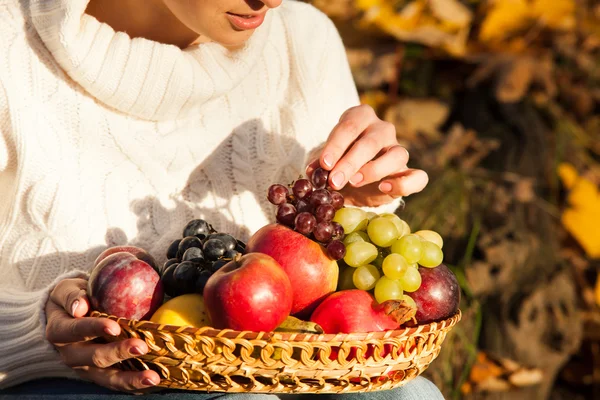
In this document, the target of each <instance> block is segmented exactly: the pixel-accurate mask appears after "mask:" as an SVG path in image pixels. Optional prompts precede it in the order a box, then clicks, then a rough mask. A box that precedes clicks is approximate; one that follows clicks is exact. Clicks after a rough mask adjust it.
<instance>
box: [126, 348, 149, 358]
mask: <svg viewBox="0 0 600 400" xmlns="http://www.w3.org/2000/svg"><path fill="white" fill-rule="evenodd" d="M129 352H130V353H131V354H133V355H134V356H141V355H143V354H146V352H145V351H144V350H142V348H141V347H139V346H133V347H132V348H130V349H129Z"/></svg>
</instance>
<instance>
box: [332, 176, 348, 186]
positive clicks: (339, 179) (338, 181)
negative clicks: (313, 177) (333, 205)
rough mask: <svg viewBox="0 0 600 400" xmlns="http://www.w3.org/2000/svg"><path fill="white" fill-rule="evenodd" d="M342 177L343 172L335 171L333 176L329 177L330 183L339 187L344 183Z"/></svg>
mask: <svg viewBox="0 0 600 400" xmlns="http://www.w3.org/2000/svg"><path fill="white" fill-rule="evenodd" d="M344 178H345V177H344V173H343V172H336V173H335V174H333V177H332V178H331V183H333V186H335V187H338V188H339V187H341V186H342V184H343V183H344Z"/></svg>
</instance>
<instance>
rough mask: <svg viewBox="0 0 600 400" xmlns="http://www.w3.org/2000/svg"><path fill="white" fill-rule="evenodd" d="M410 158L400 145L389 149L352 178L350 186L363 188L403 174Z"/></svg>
mask: <svg viewBox="0 0 600 400" xmlns="http://www.w3.org/2000/svg"><path fill="white" fill-rule="evenodd" d="M408 157H409V156H408V151H407V150H406V149H405V148H404V147H402V146H400V145H396V146H392V147H389V148H388V149H386V151H385V152H384V153H383V155H381V156H380V157H378V158H376V159H375V160H373V161H370V162H367V163H366V164H365V165H364V166H363V167H362V168H361V169H360V171H358V173H357V174H356V175H354V176H353V177H352V178H350V184H351V185H352V186H354V187H362V186H365V185H368V184H371V183H373V182H379V181H380V180H383V179H384V178H386V177H388V176H391V175H394V174H397V173H399V172H403V171H405V170H406V169H407V168H406V164H408Z"/></svg>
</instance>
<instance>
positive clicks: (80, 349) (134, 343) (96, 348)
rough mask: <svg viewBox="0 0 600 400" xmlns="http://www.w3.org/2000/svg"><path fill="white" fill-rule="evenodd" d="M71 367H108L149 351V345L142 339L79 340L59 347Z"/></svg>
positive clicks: (65, 361) (66, 362)
mask: <svg viewBox="0 0 600 400" xmlns="http://www.w3.org/2000/svg"><path fill="white" fill-rule="evenodd" d="M59 351H60V353H61V355H62V357H63V360H64V363H65V364H67V365H68V366H69V367H84V366H92V367H97V368H108V367H110V366H112V365H114V364H116V363H119V362H121V361H124V360H127V359H128V358H132V357H139V356H141V355H143V354H146V353H147V352H148V345H147V344H146V343H145V342H144V341H143V340H140V339H126V340H122V341H119V342H113V343H108V344H97V343H89V342H88V343H86V342H79V343H73V344H70V345H67V346H62V347H60V349H59Z"/></svg>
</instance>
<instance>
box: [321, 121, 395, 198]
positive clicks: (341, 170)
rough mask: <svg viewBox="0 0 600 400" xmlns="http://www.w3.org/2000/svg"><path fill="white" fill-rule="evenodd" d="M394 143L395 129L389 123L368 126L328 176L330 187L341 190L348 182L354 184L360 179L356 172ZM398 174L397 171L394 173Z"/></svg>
mask: <svg viewBox="0 0 600 400" xmlns="http://www.w3.org/2000/svg"><path fill="white" fill-rule="evenodd" d="M391 143H394V144H395V143H397V142H396V129H395V128H394V126H393V125H392V124H390V123H389V122H378V123H375V124H372V125H370V126H369V127H367V128H366V130H365V131H364V132H363V134H362V136H361V137H359V138H358V139H357V140H356V141H355V142H354V143H353V144H352V147H351V148H350V149H349V150H348V151H347V152H346V154H344V156H343V157H342V158H341V159H340V160H339V161H338V162H337V163H336V164H335V167H334V168H333V170H332V171H331V173H330V174H329V182H330V184H331V187H333V188H334V189H336V190H339V189H341V188H342V187H344V186H345V185H346V183H348V181H349V180H351V181H352V182H354V180H355V179H358V178H360V175H358V176H357V175H356V174H357V172H359V170H360V169H361V168H362V167H363V166H364V165H365V164H367V163H368V162H369V161H371V160H372V159H373V158H375V157H376V156H377V155H378V154H379V153H380V152H381V150H382V149H384V148H386V147H387V146H389V145H390V144H391ZM394 172H398V170H396V171H394Z"/></svg>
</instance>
